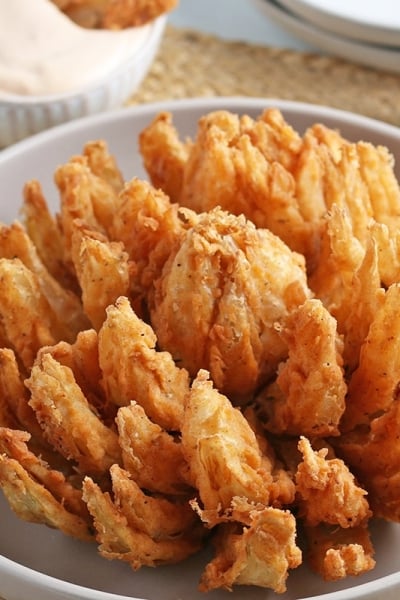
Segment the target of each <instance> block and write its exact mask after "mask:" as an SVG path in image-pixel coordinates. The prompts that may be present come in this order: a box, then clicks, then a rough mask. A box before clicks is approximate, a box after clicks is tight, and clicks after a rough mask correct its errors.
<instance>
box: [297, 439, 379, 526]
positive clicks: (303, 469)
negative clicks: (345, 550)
mask: <svg viewBox="0 0 400 600" xmlns="http://www.w3.org/2000/svg"><path fill="white" fill-rule="evenodd" d="M299 450H300V451H301V453H302V456H303V459H302V461H301V462H300V463H299V465H298V467H297V472H296V491H297V495H298V505H299V509H300V512H299V514H300V516H301V517H302V518H303V519H304V521H305V522H306V524H307V525H311V526H315V525H318V524H319V523H328V524H331V525H339V526H340V527H342V528H346V527H355V526H358V525H365V524H366V523H367V521H368V519H370V517H371V516H372V512H371V510H370V508H369V505H368V501H367V499H366V495H367V492H366V491H365V489H363V488H362V487H360V486H359V485H358V484H357V483H356V481H355V478H354V475H353V474H352V473H351V471H350V470H349V468H348V467H347V465H346V464H345V463H344V461H343V460H341V459H339V458H331V459H327V458H326V455H327V453H328V450H327V449H326V448H322V449H321V450H316V451H314V450H313V449H312V446H311V444H310V441H309V440H308V439H307V438H305V437H301V438H300V441H299Z"/></svg>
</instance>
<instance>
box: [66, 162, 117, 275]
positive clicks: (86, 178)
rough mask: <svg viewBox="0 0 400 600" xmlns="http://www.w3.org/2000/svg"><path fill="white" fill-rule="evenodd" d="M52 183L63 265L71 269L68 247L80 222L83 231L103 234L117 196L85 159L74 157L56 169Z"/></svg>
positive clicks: (69, 248) (106, 228)
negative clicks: (57, 198) (56, 198)
mask: <svg viewBox="0 0 400 600" xmlns="http://www.w3.org/2000/svg"><path fill="white" fill-rule="evenodd" d="M54 180H55V183H56V185H57V187H58V190H59V193H60V213H59V215H58V220H59V224H60V228H61V231H62V236H63V244H64V261H65V262H66V264H67V265H68V266H69V268H71V269H72V271H73V267H72V264H71V246H72V235H73V232H74V230H75V226H74V221H75V220H76V219H79V220H80V221H82V222H83V223H84V224H85V225H86V227H88V228H89V229H93V231H99V232H100V233H103V234H106V233H107V231H108V228H109V226H110V224H111V223H112V220H113V214H114V211H115V207H116V201H117V193H116V192H115V190H114V189H113V187H112V186H111V185H110V184H109V183H108V182H107V181H106V180H105V179H102V178H101V177H99V176H97V175H95V174H94V173H93V172H92V171H91V169H90V167H89V165H88V159H87V158H86V157H84V156H74V157H72V158H71V159H70V160H69V161H68V162H66V163H65V164H62V165H60V166H59V167H57V169H56V171H55V173H54Z"/></svg>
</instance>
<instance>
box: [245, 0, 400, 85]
mask: <svg viewBox="0 0 400 600" xmlns="http://www.w3.org/2000/svg"><path fill="white" fill-rule="evenodd" d="M253 2H254V4H255V5H256V6H257V8H259V9H260V10H261V11H262V12H263V13H264V14H265V15H266V16H267V17H268V18H269V19H271V20H273V21H275V22H276V23H277V24H278V25H280V26H282V27H283V28H284V29H286V30H287V31H289V32H290V33H291V34H293V35H294V36H295V37H297V38H300V39H302V40H303V41H306V42H308V43H309V44H310V45H312V46H315V47H316V48H319V49H320V50H322V51H324V52H326V53H328V54H333V55H336V56H339V57H341V58H345V59H347V60H351V61H354V62H357V63H360V64H363V65H366V66H369V67H374V68H378V69H383V70H386V71H392V72H396V73H400V2H398V0H379V1H378V2H375V1H371V2H369V1H364V0H353V1H352V0H279V1H276V0H253Z"/></svg>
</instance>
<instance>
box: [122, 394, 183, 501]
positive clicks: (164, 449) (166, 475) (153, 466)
mask: <svg viewBox="0 0 400 600" xmlns="http://www.w3.org/2000/svg"><path fill="white" fill-rule="evenodd" d="M116 423H117V427H118V439H119V444H120V446H121V450H122V462H123V465H124V467H125V469H126V470H127V471H128V472H129V473H130V474H131V475H132V477H133V479H134V480H135V481H136V483H137V484H138V485H139V486H140V487H141V488H144V489H146V490H149V491H151V492H161V493H164V494H170V495H175V496H176V495H182V494H184V495H187V494H189V493H192V492H193V490H191V487H190V480H189V474H188V472H187V471H188V466H187V463H186V461H185V458H184V455H183V449H182V445H181V443H180V441H179V440H178V439H175V438H174V437H173V436H172V435H170V434H169V433H167V432H166V431H164V430H163V429H162V428H161V427H160V426H159V425H157V424H156V423H152V422H151V421H150V419H149V418H148V417H147V416H146V413H145V411H144V410H143V408H142V407H141V406H139V404H137V403H135V402H132V403H131V404H130V405H129V406H124V407H121V408H120V409H119V410H118V413H117V417H116Z"/></svg>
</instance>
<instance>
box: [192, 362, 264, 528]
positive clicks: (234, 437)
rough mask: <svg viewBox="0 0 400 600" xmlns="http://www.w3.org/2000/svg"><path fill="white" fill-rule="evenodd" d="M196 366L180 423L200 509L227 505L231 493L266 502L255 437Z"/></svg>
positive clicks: (216, 510) (214, 511)
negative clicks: (196, 369)
mask: <svg viewBox="0 0 400 600" xmlns="http://www.w3.org/2000/svg"><path fill="white" fill-rule="evenodd" d="M208 376H209V374H208V373H207V372H206V371H200V373H199V374H198V376H197V377H196V379H195V381H194V382H193V384H192V387H191V391H190V394H189V396H188V398H187V401H186V406H185V415H184V421H183V425H182V446H183V454H184V456H185V458H186V460H187V462H188V463H189V465H190V472H191V477H192V479H193V482H194V484H195V486H196V488H197V489H198V492H199V497H200V499H201V502H202V507H203V508H204V511H205V512H206V513H208V515H209V517H208V521H209V524H211V518H212V517H211V515H213V514H215V518H216V520H218V515H219V513H221V512H223V511H224V510H227V509H229V507H230V505H231V501H232V498H233V497H234V496H244V497H245V498H248V499H249V501H253V502H263V503H265V504H267V503H268V500H269V489H268V483H269V481H268V474H267V473H266V472H265V471H264V470H263V468H262V467H263V465H262V458H261V451H260V448H259V446H258V443H257V438H256V436H255V434H254V432H253V430H252V429H251V427H250V426H249V424H248V422H247V421H246V419H245V418H244V417H243V415H242V413H241V411H240V410H239V409H237V408H234V407H233V406H232V405H231V403H230V402H229V400H228V399H227V398H226V397H225V396H223V395H222V394H221V393H220V392H219V391H218V390H216V389H215V388H213V385H212V382H211V381H210V380H209V378H208Z"/></svg>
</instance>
